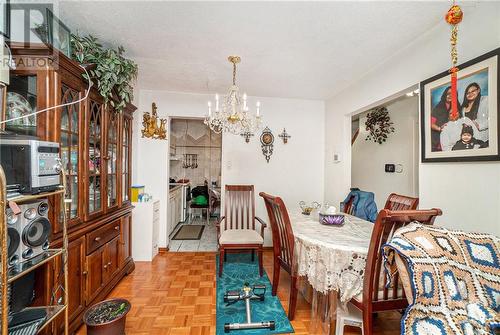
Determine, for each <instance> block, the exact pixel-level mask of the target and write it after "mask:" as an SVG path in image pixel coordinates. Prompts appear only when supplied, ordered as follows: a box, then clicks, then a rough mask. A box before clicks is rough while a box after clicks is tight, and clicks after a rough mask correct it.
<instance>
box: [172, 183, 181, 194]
mask: <svg viewBox="0 0 500 335" xmlns="http://www.w3.org/2000/svg"><path fill="white" fill-rule="evenodd" d="M182 185H183V184H170V185H168V187H169V189H168V192H169V193H172V192H175V191H177V190H178V189H180V188H181V187H182Z"/></svg>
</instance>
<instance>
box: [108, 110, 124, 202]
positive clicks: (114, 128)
mask: <svg viewBox="0 0 500 335" xmlns="http://www.w3.org/2000/svg"><path fill="white" fill-rule="evenodd" d="M119 115H120V114H118V113H116V112H115V111H114V110H112V109H109V110H108V113H107V139H106V140H107V141H106V143H107V145H106V147H107V153H106V157H105V159H106V162H107V175H106V178H107V179H106V183H107V207H108V208H111V207H114V206H116V205H118V194H117V193H118V192H117V190H118V172H117V171H118V170H117V163H118V145H119V142H118V120H119Z"/></svg>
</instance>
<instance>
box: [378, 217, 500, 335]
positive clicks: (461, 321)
mask: <svg viewBox="0 0 500 335" xmlns="http://www.w3.org/2000/svg"><path fill="white" fill-rule="evenodd" d="M499 250H500V239H499V238H498V237H496V236H494V235H488V234H476V233H466V232H463V231H452V230H447V229H444V228H441V227H433V226H425V225H422V224H419V223H412V224H410V225H408V226H406V227H403V228H401V229H399V230H397V231H396V232H395V233H394V236H393V238H392V239H391V240H390V242H389V243H387V244H385V245H384V246H382V251H383V254H384V259H385V267H386V270H387V271H388V274H389V275H390V277H391V278H392V276H393V275H394V274H395V273H396V271H397V268H396V264H395V263H396V262H395V258H396V253H397V254H398V255H399V256H400V257H401V259H402V260H403V261H404V262H405V263H406V268H407V271H408V273H407V275H408V278H409V282H410V284H411V285H410V286H411V290H412V294H413V301H410V306H409V307H408V308H407V310H406V312H405V314H404V316H403V318H402V320H401V334H406V335H424V334H425V335H431V334H432V335H448V334H450V335H452V334H464V335H469V334H495V333H496V332H498V331H499V330H500V316H499V315H500V313H499V312H500V263H499V262H500V261H499V257H500V251H499ZM399 268H400V269H401V266H400V267H399ZM401 277H402V278H404V275H402V276H401Z"/></svg>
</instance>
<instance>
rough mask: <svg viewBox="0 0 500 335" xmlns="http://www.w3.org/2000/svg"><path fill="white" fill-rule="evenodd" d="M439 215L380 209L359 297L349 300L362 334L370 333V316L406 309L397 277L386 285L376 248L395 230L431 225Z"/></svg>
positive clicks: (434, 210)
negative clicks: (356, 310) (357, 312)
mask: <svg viewBox="0 0 500 335" xmlns="http://www.w3.org/2000/svg"><path fill="white" fill-rule="evenodd" d="M441 214H442V212H441V210H440V209H435V208H434V209H430V210H407V211H390V210H387V209H383V210H381V211H380V213H379V214H378V216H377V220H376V221H375V224H374V226H373V231H372V237H371V240H370V246H369V249H368V255H367V259H366V267H365V271H364V282H363V292H362V294H360V295H358V296H356V297H354V298H353V299H351V303H352V304H353V305H354V306H356V307H357V308H359V309H360V310H361V311H362V314H363V334H364V335H371V334H372V333H373V314H374V313H378V312H382V311H390V310H401V309H405V308H406V307H407V306H408V300H407V299H406V296H405V293H404V289H403V286H402V283H401V281H400V280H399V277H398V275H397V274H396V275H395V276H394V278H393V279H392V281H391V285H390V287H386V286H387V285H386V284H387V277H386V276H385V272H384V268H383V266H382V264H383V257H382V253H381V249H380V247H381V246H382V245H383V244H385V243H386V242H387V241H388V240H390V239H391V238H392V236H393V234H394V231H396V230H397V229H399V228H401V227H403V226H405V225H407V224H409V223H411V222H414V221H418V222H420V223H422V224H429V225H432V224H433V223H434V220H435V219H436V217H437V216H440V215H441Z"/></svg>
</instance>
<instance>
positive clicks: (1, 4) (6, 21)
mask: <svg viewBox="0 0 500 335" xmlns="http://www.w3.org/2000/svg"><path fill="white" fill-rule="evenodd" d="M0 8H2V13H1V14H0V20H1V22H0V34H2V35H3V36H4V37H5V38H6V39H10V0H0Z"/></svg>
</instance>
